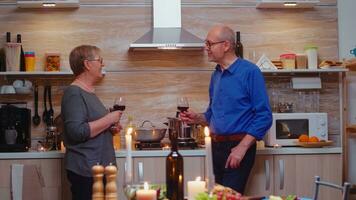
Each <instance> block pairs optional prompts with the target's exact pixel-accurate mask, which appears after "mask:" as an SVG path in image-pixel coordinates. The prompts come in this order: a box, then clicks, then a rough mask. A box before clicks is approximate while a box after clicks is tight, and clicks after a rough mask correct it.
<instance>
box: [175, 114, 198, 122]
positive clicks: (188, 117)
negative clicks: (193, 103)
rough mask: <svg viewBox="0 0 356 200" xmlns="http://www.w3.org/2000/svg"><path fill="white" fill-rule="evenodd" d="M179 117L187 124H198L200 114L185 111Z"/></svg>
mask: <svg viewBox="0 0 356 200" xmlns="http://www.w3.org/2000/svg"><path fill="white" fill-rule="evenodd" d="M179 117H180V119H181V120H183V121H184V122H186V123H189V124H193V123H196V122H197V118H198V114H197V113H195V112H192V111H185V112H181V113H179Z"/></svg>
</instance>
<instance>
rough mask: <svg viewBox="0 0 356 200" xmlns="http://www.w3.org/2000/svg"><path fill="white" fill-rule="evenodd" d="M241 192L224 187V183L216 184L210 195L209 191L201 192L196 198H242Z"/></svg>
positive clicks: (207, 199)
mask: <svg viewBox="0 0 356 200" xmlns="http://www.w3.org/2000/svg"><path fill="white" fill-rule="evenodd" d="M240 199H241V194H240V193H238V192H236V191H235V190H233V189H231V188H229V187H224V186H222V185H218V184H217V185H215V186H214V188H213V189H212V190H211V193H210V195H209V194H208V193H205V192H203V193H199V194H198V195H197V197H196V198H195V200H240Z"/></svg>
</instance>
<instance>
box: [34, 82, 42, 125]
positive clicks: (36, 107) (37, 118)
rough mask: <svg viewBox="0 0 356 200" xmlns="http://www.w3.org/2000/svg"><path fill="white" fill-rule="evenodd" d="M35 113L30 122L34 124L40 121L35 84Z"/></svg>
mask: <svg viewBox="0 0 356 200" xmlns="http://www.w3.org/2000/svg"><path fill="white" fill-rule="evenodd" d="M34 98H35V99H34V101H35V115H34V116H33V117H32V122H33V124H34V125H35V126H38V125H39V124H40V123H41V117H40V116H39V115H38V86H37V85H35V97H34Z"/></svg>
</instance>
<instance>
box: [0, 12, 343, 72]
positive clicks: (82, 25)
mask: <svg viewBox="0 0 356 200" xmlns="http://www.w3.org/2000/svg"><path fill="white" fill-rule="evenodd" d="M336 9H337V8H335V7H318V8H316V9H312V10H309V9H305V10H304V9H302V10H299V9H298V10H275V9H274V10H258V9H255V8H250V7H238V8H236V7H231V8H229V7H228V8H226V7H224V8H219V7H203V8H198V7H183V9H182V24H183V27H185V28H186V29H187V30H189V31H190V32H192V33H194V34H196V35H197V36H199V37H201V38H202V39H204V38H205V35H206V33H207V31H208V30H209V28H211V26H212V25H214V24H216V23H225V24H227V25H229V26H231V27H232V28H233V29H235V30H240V31H241V32H242V42H243V44H244V46H245V50H246V55H248V51H252V50H254V51H258V52H260V53H262V52H265V53H267V52H268V56H269V57H271V58H275V57H278V56H279V55H280V54H281V53H285V52H291V51H292V52H303V51H304V50H303V48H304V46H305V45H306V44H310V43H313V44H316V45H317V46H318V47H319V55H320V57H321V58H328V59H336V58H337V49H338V46H337V10H336ZM91 13H95V16H94V15H92V14H91ZM0 14H2V15H4V16H6V17H4V18H2V19H1V20H0V22H1V23H2V28H1V30H2V31H3V32H6V31H11V32H13V33H17V32H19V33H22V35H23V41H24V48H25V50H34V51H35V52H36V55H37V66H36V67H37V69H38V70H41V69H43V58H44V53H45V52H60V53H62V61H63V66H64V68H65V69H67V70H68V69H69V67H68V66H69V65H68V54H69V52H70V50H71V49H72V48H73V47H75V46H77V45H80V44H94V45H97V46H99V47H101V48H102V49H103V56H104V59H105V61H106V64H107V68H108V70H121V69H125V70H127V69H130V70H132V69H143V68H147V67H150V68H152V67H167V66H168V67H173V66H174V67H176V68H182V67H185V68H193V69H200V68H202V67H206V66H210V64H209V63H208V61H207V59H206V55H204V56H203V57H202V52H186V51H183V52H179V53H177V52H173V53H172V52H167V53H166V52H165V53H160V52H149V53H147V52H146V53H138V52H135V51H134V52H129V51H128V47H129V44H130V43H131V42H133V41H135V40H136V39H138V38H139V37H140V36H142V35H143V34H144V33H146V32H147V31H148V30H149V29H150V28H151V21H152V20H151V17H152V16H151V15H152V14H151V8H149V7H82V8H80V9H78V10H56V11H51V12H50V13H49V12H48V11H41V10H40V11H38V10H24V9H22V10H19V9H14V8H11V7H10V8H8V7H4V8H1V9H0ZM217 16H218V17H217ZM3 22H5V23H3ZM127 22H130V23H127ZM325 30H328V31H325ZM3 37H4V36H3ZM2 41H4V40H2ZM0 45H2V44H0ZM188 58H189V59H188Z"/></svg>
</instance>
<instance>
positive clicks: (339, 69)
mask: <svg viewBox="0 0 356 200" xmlns="http://www.w3.org/2000/svg"><path fill="white" fill-rule="evenodd" d="M347 71H349V70H348V69H346V68H343V67H333V68H329V69H263V70H262V73H278V74H279V73H330V72H347Z"/></svg>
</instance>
